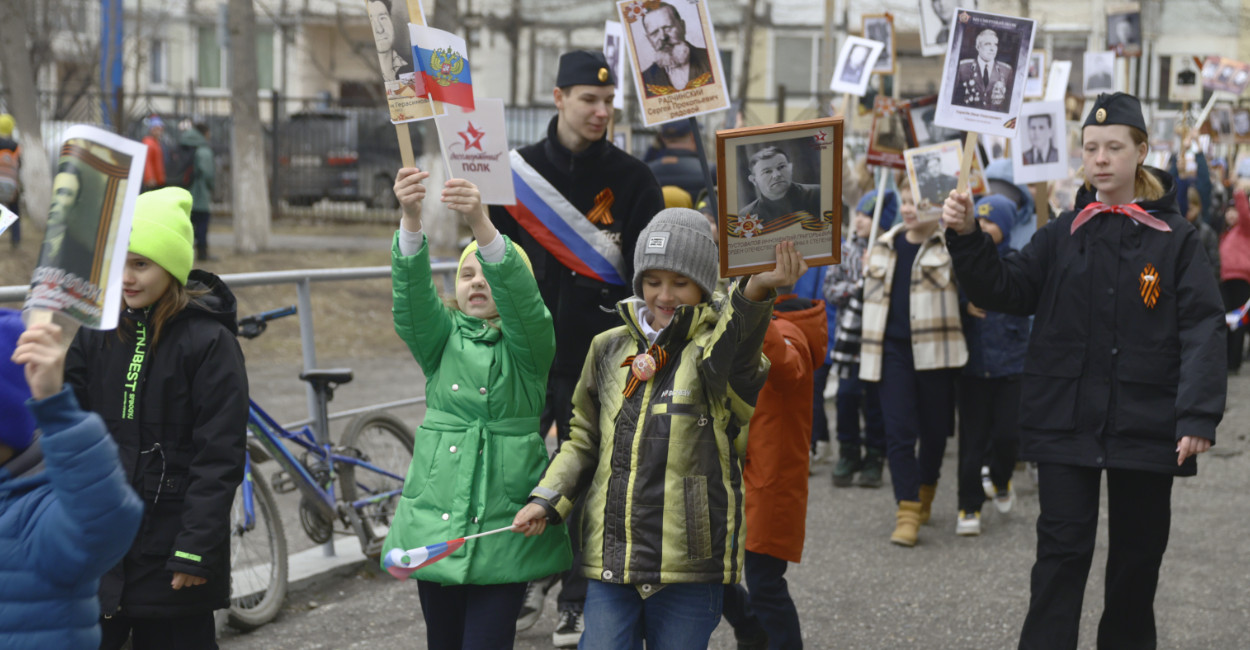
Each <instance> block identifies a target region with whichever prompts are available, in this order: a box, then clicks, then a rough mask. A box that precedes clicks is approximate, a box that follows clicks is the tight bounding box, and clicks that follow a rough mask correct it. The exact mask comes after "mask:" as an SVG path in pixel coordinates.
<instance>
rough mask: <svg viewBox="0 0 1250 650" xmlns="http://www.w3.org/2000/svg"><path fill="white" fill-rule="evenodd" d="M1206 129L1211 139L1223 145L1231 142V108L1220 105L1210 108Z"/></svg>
mask: <svg viewBox="0 0 1250 650" xmlns="http://www.w3.org/2000/svg"><path fill="white" fill-rule="evenodd" d="M1207 128H1208V129H1209V130H1210V133H1211V139H1212V140H1214V141H1216V142H1222V143H1225V144H1228V143H1231V142H1232V141H1233V107H1232V106H1230V105H1228V104H1224V103H1220V104H1216V105H1215V106H1213V107H1212V108H1211V113H1210V114H1209V115H1207Z"/></svg>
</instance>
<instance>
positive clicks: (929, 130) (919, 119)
mask: <svg viewBox="0 0 1250 650" xmlns="http://www.w3.org/2000/svg"><path fill="white" fill-rule="evenodd" d="M937 100H938V96H937V95H929V96H928V97H921V98H919V99H913V100H911V101H910V102H907V104H905V108H906V109H907V121H908V123H909V124H910V125H911V134H912V146H915V147H923V146H926V145H931V144H937V143H939V142H945V141H947V140H962V139H963V137H964V132H963V131H960V130H958V129H948V128H946V127H944V126H938V125H937V124H934V123H933V115H934V114H935V113H936V112H937Z"/></svg>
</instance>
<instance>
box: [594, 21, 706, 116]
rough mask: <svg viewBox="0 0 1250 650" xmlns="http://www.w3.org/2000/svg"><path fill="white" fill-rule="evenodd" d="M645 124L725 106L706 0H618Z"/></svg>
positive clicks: (699, 113)
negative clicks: (663, 0)
mask: <svg viewBox="0 0 1250 650" xmlns="http://www.w3.org/2000/svg"><path fill="white" fill-rule="evenodd" d="M616 7H617V11H618V12H619V13H620V15H621V22H622V24H623V25H624V27H625V42H626V43H628V44H629V56H630V58H631V60H630V65H629V67H630V73H631V75H632V76H633V77H634V88H635V90H637V91H638V101H639V103H640V105H641V108H642V111H641V112H642V123H643V125H644V126H651V125H653V124H660V123H663V122H670V121H672V120H675V119H677V118H679V117H691V116H694V115H702V114H704V113H710V112H712V111H719V110H722V109H725V108H728V107H729V89H728V88H727V87H726V85H725V71H724V70H723V69H722V66H721V58H720V50H718V49H717V47H716V32H715V31H714V30H713V29H712V19H711V15H710V14H709V13H708V7H707V0H672V2H671V3H670V2H662V1H659V0H619V1H618V2H617V3H616Z"/></svg>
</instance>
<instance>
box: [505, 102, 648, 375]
mask: <svg viewBox="0 0 1250 650" xmlns="http://www.w3.org/2000/svg"><path fill="white" fill-rule="evenodd" d="M558 119H559V117H558V116H557V117H553V118H551V123H550V124H548V125H547V138H546V139H545V140H540V141H539V142H537V143H535V144H532V145H529V146H527V147H522V148H521V149H518V150H517V152H518V153H520V154H521V157H522V158H524V159H525V161H526V162H528V163H529V164H530V165H531V166H532V167H533V168H534V169H535V170H537V171H538V173H539V174H542V176H543V178H545V179H547V182H549V183H551V185H552V186H553V187H555V188H556V190H558V191H559V192H560V194H562V195H564V198H566V199H568V200H569V203H572V204H573V207H575V208H577V209H578V210H580V211H581V213H582V214H583V215H588V214H590V212H591V210H592V209H593V208H594V207H595V204H596V201H599V202H602V203H607V202H610V207H609V208H608V210H609V212H610V213H611V223H600V224H598V225H599V229H600V230H603V231H607V232H608V233H610V234H611V236H612V238H613V239H615V240H616V241H617V243H618V244H619V245H620V247H621V256H622V258H623V260H624V265H625V274H624V279H625V284H626V286H623V287H618V286H614V285H611V284H607V283H605V282H600V281H598V280H595V279H592V278H588V277H585V276H583V275H578V274H577V273H575V272H574V271H573V270H572V269H570V268H568V267H567V266H565V265H563V264H561V263H560V261H559V260H558V259H556V257H555V256H554V255H552V254H551V253H549V252H547V250H546V249H545V248H543V247H542V244H540V243H538V241H537V240H535V239H534V238H533V237H531V236H530V234H529V232H528V231H526V230H525V228H523V227H522V226H521V225H520V224H519V223H517V222H516V220H515V219H513V218H512V215H510V214H508V212H507V211H506V210H505V209H504V208H502V207H499V206H491V208H490V217H491V221H493V222H494V223H495V227H496V228H498V229H499V232H501V233H503V234H505V235H507V236H508V237H511V238H512V241H515V242H519V243H520V244H521V248H523V249H525V252H526V254H527V255H529V258H530V261H531V262H533V264H534V276H535V277H536V278H537V279H538V288H539V290H540V291H541V292H542V294H543V302H544V303H546V304H547V309H549V310H550V311H551V316H552V318H553V320H554V321H555V328H556V358H555V361H554V362H553V363H552V364H551V374H553V375H565V376H571V377H574V378H576V377H578V376H579V375H581V372H582V364H583V363H584V362H585V361H586V352H587V351H589V350H590V340H591V339H592V338H594V337H595V335H596V334H598V333H599V332H602V331H604V330H608V329H611V328H613V327H616V326H617V325H620V324H621V317H620V315H618V314H617V313H616V303H617V302H619V301H621V300H624V299H625V298H628V297H629V296H632V295H633V293H634V289H633V281H634V243H635V242H637V241H638V233H640V232H642V229H643V227H645V226H646V225H647V223H648V222H649V221H651V217H654V216H655V214H656V213H657V212H659V211H660V210H662V209H663V208H664V195H663V194H662V193H661V192H660V184H659V183H657V182H656V181H655V176H654V175H653V174H652V173H651V169H650V168H648V167H647V166H646V164H644V163H643V162H642V161H640V160H638V159H637V158H634V157H632V156H630V155H629V154H627V153H625V152H623V151H621V150H620V149H617V148H616V146H615V145H613V144H612V143H611V142H609V141H608V140H607V139H606V138H604V139H602V140H599V141H597V142H595V143H593V144H591V145H590V146H589V147H588V148H586V150H585V151H581V152H579V153H576V154H574V153H572V152H570V151H569V150H568V148H566V147H565V146H564V145H562V144H560V140H559V138H557V137H556V121H557V120H558ZM605 191H606V192H607V193H605Z"/></svg>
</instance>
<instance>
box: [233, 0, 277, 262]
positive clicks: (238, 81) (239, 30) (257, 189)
mask: <svg viewBox="0 0 1250 650" xmlns="http://www.w3.org/2000/svg"><path fill="white" fill-rule="evenodd" d="M228 11H229V18H228V20H227V22H228V26H229V28H230V112H231V113H232V115H233V118H234V120H233V130H232V132H231V134H230V145H231V146H230V149H231V152H230V170H231V173H230V180H231V183H232V186H233V192H232V193H231V196H232V203H233V205H232V212H233V214H234V246H235V249H236V250H238V251H239V252H241V253H254V252H256V251H259V250H263V249H265V248H266V247H267V246H268V245H269V219H270V214H269V195H268V189H269V185H268V183H267V182H266V181H267V179H266V174H265V172H266V165H265V137H264V133H263V131H262V130H261V126H260V102H259V101H258V100H257V97H258V93H259V85H260V82H259V80H258V79H257V74H256V13H255V9H254V8H253V6H252V1H251V0H230V4H229V5H228Z"/></svg>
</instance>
